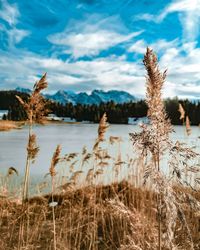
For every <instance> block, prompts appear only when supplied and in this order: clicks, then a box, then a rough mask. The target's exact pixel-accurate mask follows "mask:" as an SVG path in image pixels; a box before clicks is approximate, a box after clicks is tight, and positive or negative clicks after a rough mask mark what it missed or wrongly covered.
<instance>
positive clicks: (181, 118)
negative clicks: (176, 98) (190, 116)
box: [178, 103, 185, 122]
mask: <svg viewBox="0 0 200 250" xmlns="http://www.w3.org/2000/svg"><path fill="white" fill-rule="evenodd" d="M178 111H179V112H180V118H179V119H180V120H183V122H184V119H185V110H184V108H183V106H182V104H181V103H179V109H178Z"/></svg>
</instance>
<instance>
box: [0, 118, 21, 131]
mask: <svg viewBox="0 0 200 250" xmlns="http://www.w3.org/2000/svg"><path fill="white" fill-rule="evenodd" d="M24 124H25V122H21V121H20V122H18V121H7V120H6V121H4V120H0V132H1V131H10V130H12V129H21V128H22V126H23V125H24Z"/></svg>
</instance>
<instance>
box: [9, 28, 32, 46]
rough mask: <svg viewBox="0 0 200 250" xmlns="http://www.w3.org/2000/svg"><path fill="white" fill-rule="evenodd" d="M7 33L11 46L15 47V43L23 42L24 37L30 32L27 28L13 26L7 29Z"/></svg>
mask: <svg viewBox="0 0 200 250" xmlns="http://www.w3.org/2000/svg"><path fill="white" fill-rule="evenodd" d="M7 34H8V40H9V46H10V47H13V46H14V45H15V44H17V43H19V42H21V41H22V40H23V39H24V37H26V36H28V35H29V34H30V32H29V31H27V30H22V29H16V28H13V29H11V30H7Z"/></svg>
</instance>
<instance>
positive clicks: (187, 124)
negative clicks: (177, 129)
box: [185, 116, 191, 135]
mask: <svg viewBox="0 0 200 250" xmlns="http://www.w3.org/2000/svg"><path fill="white" fill-rule="evenodd" d="M185 129H186V133H187V135H190V134H191V127H190V119H189V117H188V116H186V120H185Z"/></svg>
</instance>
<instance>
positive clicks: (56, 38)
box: [48, 17, 143, 59]
mask: <svg viewBox="0 0 200 250" xmlns="http://www.w3.org/2000/svg"><path fill="white" fill-rule="evenodd" d="M91 22H92V23H91ZM115 22H117V23H115ZM118 23H119V27H117V24H118ZM74 25H75V27H74V30H73V31H70V28H69V27H67V28H66V29H65V30H64V31H63V32H61V33H57V34H53V35H50V36H49V37H48V40H49V41H50V42H51V43H53V44H55V45H58V46H62V47H63V48H64V52H65V53H67V54H72V55H73V57H74V58H75V59H77V58H80V57H83V56H95V55H98V54H99V53H100V52H101V51H103V50H107V49H109V48H111V47H113V46H115V45H117V44H121V43H125V42H127V41H130V40H131V39H132V38H134V37H136V36H138V35H140V34H141V33H142V32H143V31H138V32H132V33H122V32H121V30H120V26H122V24H120V21H119V19H116V17H111V18H105V19H103V20H100V21H97V22H95V20H92V18H91V17H90V18H89V20H87V21H86V22H84V25H83V23H82V22H76V23H75V24H74Z"/></svg>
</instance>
